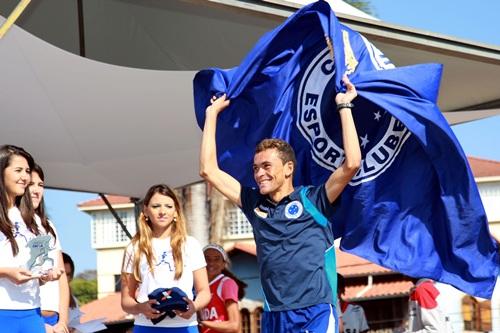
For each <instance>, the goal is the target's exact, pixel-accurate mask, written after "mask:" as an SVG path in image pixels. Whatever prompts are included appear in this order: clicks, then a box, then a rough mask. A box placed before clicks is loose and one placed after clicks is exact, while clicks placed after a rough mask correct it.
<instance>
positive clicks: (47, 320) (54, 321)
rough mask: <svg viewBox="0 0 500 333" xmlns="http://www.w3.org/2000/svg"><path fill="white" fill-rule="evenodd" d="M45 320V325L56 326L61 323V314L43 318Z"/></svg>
mask: <svg viewBox="0 0 500 333" xmlns="http://www.w3.org/2000/svg"><path fill="white" fill-rule="evenodd" d="M42 318H43V321H44V322H45V324H47V325H50V326H55V324H57V322H58V321H59V313H56V314H54V315H52V316H47V317H46V316H42Z"/></svg>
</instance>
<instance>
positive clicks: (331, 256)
mask: <svg viewBox="0 0 500 333" xmlns="http://www.w3.org/2000/svg"><path fill="white" fill-rule="evenodd" d="M325 271H326V278H327V279H328V283H329V284H330V288H332V296H333V300H336V299H337V259H336V258H335V246H334V245H332V246H331V247H330V248H329V249H327V250H326V251H325ZM332 304H337V303H336V302H334V303H332Z"/></svg>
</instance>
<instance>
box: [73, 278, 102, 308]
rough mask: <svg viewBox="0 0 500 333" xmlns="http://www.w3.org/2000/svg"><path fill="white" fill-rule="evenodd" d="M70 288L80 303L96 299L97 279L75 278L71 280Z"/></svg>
mask: <svg viewBox="0 0 500 333" xmlns="http://www.w3.org/2000/svg"><path fill="white" fill-rule="evenodd" d="M71 290H72V291H73V295H74V296H75V297H76V298H77V299H78V303H80V305H83V304H86V303H88V302H90V301H93V300H95V299H97V280H84V279H79V278H75V279H73V281H71Z"/></svg>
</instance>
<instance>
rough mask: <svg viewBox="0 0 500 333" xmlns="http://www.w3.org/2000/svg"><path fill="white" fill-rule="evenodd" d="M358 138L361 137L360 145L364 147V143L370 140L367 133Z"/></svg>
mask: <svg viewBox="0 0 500 333" xmlns="http://www.w3.org/2000/svg"><path fill="white" fill-rule="evenodd" d="M359 138H360V139H361V147H363V148H366V145H367V144H368V142H370V140H368V134H365V135H364V136H360V137H359Z"/></svg>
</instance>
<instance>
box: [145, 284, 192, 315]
mask: <svg viewBox="0 0 500 333" xmlns="http://www.w3.org/2000/svg"><path fill="white" fill-rule="evenodd" d="M184 297H186V298H187V295H186V293H185V292H184V291H182V290H181V289H179V288H177V287H173V288H158V289H155V290H153V291H152V292H151V293H150V294H149V295H148V298H149V299H154V300H156V301H157V302H158V303H157V304H153V305H151V306H152V307H153V308H154V309H156V310H158V311H160V312H164V314H163V315H161V316H160V317H158V318H156V319H151V321H152V322H153V324H157V323H159V322H160V321H162V320H163V319H165V317H166V316H167V315H168V316H169V317H170V318H174V317H175V312H174V310H179V311H182V312H184V311H187V310H189V305H188V302H186V301H185V300H184Z"/></svg>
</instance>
